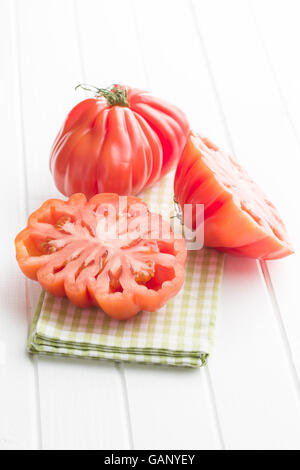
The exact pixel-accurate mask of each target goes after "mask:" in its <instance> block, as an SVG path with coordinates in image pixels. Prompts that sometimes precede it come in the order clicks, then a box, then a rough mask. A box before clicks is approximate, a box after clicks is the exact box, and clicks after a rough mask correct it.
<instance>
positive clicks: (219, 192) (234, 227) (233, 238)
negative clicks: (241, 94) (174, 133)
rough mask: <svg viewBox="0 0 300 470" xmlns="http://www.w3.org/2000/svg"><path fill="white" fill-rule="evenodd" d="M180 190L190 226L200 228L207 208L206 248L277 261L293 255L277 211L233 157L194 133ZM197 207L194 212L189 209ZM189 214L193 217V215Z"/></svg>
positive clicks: (177, 182)
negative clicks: (198, 212) (200, 212)
mask: <svg viewBox="0 0 300 470" xmlns="http://www.w3.org/2000/svg"><path fill="white" fill-rule="evenodd" d="M174 192H175V198H176V200H177V202H178V203H179V204H180V206H181V209H182V211H183V216H184V223H185V224H186V225H187V226H188V227H189V228H193V229H197V223H196V217H195V210H194V206H195V205H196V204H204V244H205V245H206V246H211V247H215V248H217V249H219V250H221V251H225V252H228V253H232V254H236V255H242V256H247V257H251V258H258V259H276V258H282V257H284V256H287V255H290V254H291V253H293V249H292V247H291V244H290V242H289V238H288V235H287V231H286V229H285V226H284V224H283V222H282V220H281V218H280V216H279V214H278V211H277V209H276V208H275V207H274V205H273V204H272V203H271V202H270V201H269V200H268V199H267V197H266V195H265V194H264V192H263V191H262V190H261V189H260V187H259V186H258V185H257V184H256V183H255V182H254V181H253V180H252V179H251V178H250V177H249V176H248V174H247V172H246V171H245V170H244V169H243V168H242V167H241V166H240V165H239V164H238V163H237V162H236V161H235V160H234V159H233V158H232V157H230V156H229V155H227V154H226V153H224V152H222V151H221V150H220V149H219V148H218V147H217V146H216V145H214V144H213V143H212V142H210V141H209V140H208V139H207V138H203V137H201V136H200V135H199V134H197V133H194V132H191V134H190V136H189V139H188V141H187V144H186V147H185V149H184V151H183V154H182V156H181V159H180V162H179V164H178V167H177V171H176V175H175V182H174ZM185 204H192V205H193V210H192V211H189V212H188V211H187V210H186V211H185V210H184V206H185ZM188 214H191V215H190V216H189V215H188Z"/></svg>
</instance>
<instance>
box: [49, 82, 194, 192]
mask: <svg viewBox="0 0 300 470" xmlns="http://www.w3.org/2000/svg"><path fill="white" fill-rule="evenodd" d="M117 87H119V88H126V90H127V99H128V103H129V107H127V106H120V105H114V106H109V105H108V103H107V102H106V100H105V99H104V98H103V97H96V98H90V99H86V100H84V101H82V102H80V103H79V104H77V106H75V107H74V108H73V109H72V110H71V112H70V113H69V115H68V116H67V118H66V121H65V122H64V124H63V126H62V128H61V130H60V132H59V134H58V135H57V137H56V139H55V141H54V144H53V147H52V150H51V155H50V170H51V173H52V175H53V177H54V181H55V184H56V186H57V188H58V190H59V191H60V192H61V193H62V194H64V195H65V196H70V195H71V194H74V193H77V192H82V193H84V194H85V195H86V196H87V197H88V198H90V197H92V196H93V195H94V194H97V193H102V192H116V193H118V194H121V195H130V194H133V195H134V194H138V193H139V192H141V191H142V190H143V189H145V188H146V187H149V186H151V185H152V184H154V183H155V182H156V181H158V180H159V179H160V178H162V177H163V176H164V175H166V174H167V173H168V172H169V171H171V170H172V169H173V168H174V167H175V166H176V164H177V162H178V160H179V158H180V155H181V153H182V150H183V148H184V145H185V143H186V139H187V136H188V132H189V125H188V121H187V118H186V116H185V115H184V113H183V112H182V111H181V110H180V109H178V108H177V107H176V106H173V105H171V104H169V103H166V102H165V101H163V100H161V99H158V98H155V97H153V96H152V95H150V94H149V93H147V92H146V91H143V90H139V89H137V88H130V87H123V86H120V85H118V86H117Z"/></svg>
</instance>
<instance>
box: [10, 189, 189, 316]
mask: <svg viewBox="0 0 300 470" xmlns="http://www.w3.org/2000/svg"><path fill="white" fill-rule="evenodd" d="M161 228H163V230H161ZM15 244H16V256H17V260H18V263H19V265H20V268H21V269H22V271H23V272H24V274H25V275H26V276H28V277H29V278H31V279H34V280H38V281H39V282H40V284H41V285H42V287H43V288H44V289H45V290H47V291H48V292H50V293H52V294H53V295H57V296H65V295H66V296H67V297H69V299H70V300H71V301H72V302H73V303H74V304H76V305H78V306H80V307H86V306H89V305H98V306H100V307H101V308H102V309H103V310H104V311H105V312H106V313H107V314H108V315H110V316H111V317H114V318H117V319H125V318H129V317H131V316H133V315H135V314H136V313H138V312H139V311H140V310H148V311H154V310H156V309H158V308H160V307H161V306H163V305H164V304H165V303H166V302H167V301H168V300H169V299H170V298H171V297H172V296H174V295H175V294H176V293H177V292H178V291H179V290H180V288H181V287H182V284H183V280H184V264H185V260H186V247H185V242H184V240H183V238H182V237H181V236H179V235H178V234H176V235H175V234H174V233H173V232H172V230H171V228H170V226H169V224H167V222H165V221H163V219H162V218H161V216H160V215H157V214H152V213H150V212H149V210H148V208H147V205H146V204H145V203H144V202H143V201H142V200H141V199H138V198H135V197H125V198H121V199H120V198H119V196H118V195H116V194H105V193H104V194H98V195H96V196H94V197H93V198H92V199H90V200H89V201H87V199H86V197H85V196H84V195H83V194H74V195H73V196H71V198H70V199H69V200H68V201H61V200H58V199H52V200H48V201H46V202H45V203H44V204H43V205H42V206H41V207H40V209H38V210H37V211H36V212H34V213H33V214H32V215H31V216H30V217H29V220H28V225H27V228H26V229H25V230H23V231H22V232H21V233H20V234H19V235H18V236H17V237H16V241H15Z"/></svg>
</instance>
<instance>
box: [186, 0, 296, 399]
mask: <svg viewBox="0 0 300 470" xmlns="http://www.w3.org/2000/svg"><path fill="white" fill-rule="evenodd" d="M190 2H191V8H192V14H193V18H194V22H195V26H196V29H197V32H198V37H199V41H200V44H201V46H202V50H203V56H204V59H205V63H206V65H207V70H208V73H209V76H210V78H211V80H212V88H213V92H214V94H215V99H216V103H217V105H218V108H219V110H220V115H221V119H222V120H223V125H224V130H225V134H226V137H227V139H228V143H229V146H230V150H231V151H232V154H233V155H235V152H234V145H233V140H232V137H231V134H230V131H229V126H228V123H227V120H226V115H225V112H224V110H223V107H222V103H221V99H220V96H219V92H218V89H217V86H216V82H215V80H214V75H213V70H212V67H211V64H210V61H209V58H208V54H207V51H206V46H205V42H204V39H203V36H202V32H201V29H200V25H199V22H198V21H197V12H196V9H195V6H194V1H193V0H190ZM258 267H259V268H260V269H261V273H262V278H263V280H264V284H265V287H266V289H267V291H268V295H269V297H270V299H271V305H272V308H273V311H274V315H275V317H276V320H277V324H278V326H279V328H280V332H281V340H282V343H283V348H284V350H285V352H286V355H287V359H288V362H289V368H290V372H291V374H292V378H293V381H294V385H295V387H296V389H297V390H299V389H300V388H299V387H300V385H299V377H298V374H297V372H296V368H295V364H294V360H293V354H292V351H291V348H290V346H289V341H288V336H287V334H286V332H285V328H284V322H283V320H282V315H281V312H280V308H279V305H278V303H277V299H276V296H275V291H274V288H273V285H272V281H271V276H270V273H269V269H268V266H267V264H264V267H262V265H261V262H258ZM299 397H300V394H299Z"/></svg>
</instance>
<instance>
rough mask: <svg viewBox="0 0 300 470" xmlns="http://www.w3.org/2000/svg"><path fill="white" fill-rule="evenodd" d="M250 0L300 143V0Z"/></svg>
mask: <svg viewBox="0 0 300 470" xmlns="http://www.w3.org/2000/svg"><path fill="white" fill-rule="evenodd" d="M249 3H250V10H251V12H252V14H254V19H255V23H256V27H257V30H258V34H259V36H260V39H261V41H262V44H263V47H264V49H265V54H266V56H267V60H268V62H269V66H270V68H271V71H272V73H273V75H274V79H275V81H276V84H277V89H278V91H279V94H280V95H281V100H282V105H283V107H284V109H285V112H286V113H287V117H288V119H289V121H290V124H291V126H292V128H293V131H294V134H295V136H296V138H297V140H298V144H299V143H300V131H299V122H300V97H299V81H300V63H299V60H297V56H298V54H299V41H300V31H299V16H300V4H299V2H298V0H285V1H283V0H274V1H272V0H263V1H259V0H251V1H250V2H249Z"/></svg>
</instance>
